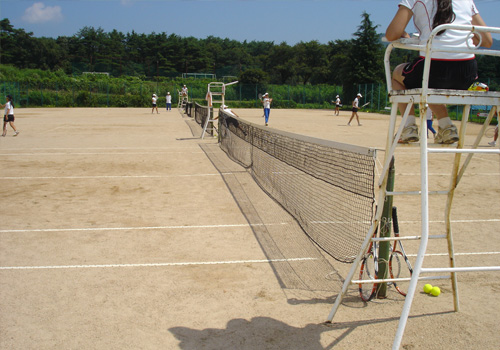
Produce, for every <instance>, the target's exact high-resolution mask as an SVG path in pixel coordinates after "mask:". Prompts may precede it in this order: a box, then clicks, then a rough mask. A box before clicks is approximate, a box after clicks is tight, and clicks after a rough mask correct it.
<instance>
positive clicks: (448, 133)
mask: <svg viewBox="0 0 500 350" xmlns="http://www.w3.org/2000/svg"><path fill="white" fill-rule="evenodd" d="M457 141H458V129H457V127H456V126H455V125H448V126H447V127H446V128H444V129H441V128H438V134H437V135H436V138H435V139H434V142H435V143H444V144H451V143H454V142H457Z"/></svg>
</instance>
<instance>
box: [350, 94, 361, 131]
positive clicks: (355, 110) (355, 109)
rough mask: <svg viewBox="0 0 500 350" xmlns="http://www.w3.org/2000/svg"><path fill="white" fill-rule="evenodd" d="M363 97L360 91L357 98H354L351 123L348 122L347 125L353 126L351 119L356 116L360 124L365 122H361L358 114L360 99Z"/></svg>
mask: <svg viewBox="0 0 500 350" xmlns="http://www.w3.org/2000/svg"><path fill="white" fill-rule="evenodd" d="M361 97H363V96H361V94H360V93H358V94H357V95H356V98H355V99H354V101H352V115H351V119H349V123H347V125H349V126H351V121H352V119H353V118H354V117H356V121H357V122H358V126H361V125H363V124H361V123H360V122H359V115H358V109H359V99H360V98H361Z"/></svg>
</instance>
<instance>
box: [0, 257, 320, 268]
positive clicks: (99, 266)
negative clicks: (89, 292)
mask: <svg viewBox="0 0 500 350" xmlns="http://www.w3.org/2000/svg"><path fill="white" fill-rule="evenodd" d="M312 260H318V259H317V258H291V259H265V260H234V261H204V262H203V261H202V262H184V263H150V264H105V265H59V266H4V267H0V270H46V269H90V268H116V267H169V266H193V265H228V264H262V263H273V262H294V261H312Z"/></svg>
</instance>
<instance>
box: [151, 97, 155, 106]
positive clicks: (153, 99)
mask: <svg viewBox="0 0 500 350" xmlns="http://www.w3.org/2000/svg"><path fill="white" fill-rule="evenodd" d="M152 101H153V104H154V105H155V104H156V97H153V98H152Z"/></svg>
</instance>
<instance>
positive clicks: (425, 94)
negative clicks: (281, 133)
mask: <svg viewBox="0 0 500 350" xmlns="http://www.w3.org/2000/svg"><path fill="white" fill-rule="evenodd" d="M446 29H454V30H462V31H466V32H469V33H471V34H474V33H480V32H491V33H500V28H496V27H475V26H459V25H453V24H444V25H441V26H439V27H437V28H435V29H434V30H433V31H432V33H431V35H430V37H429V40H428V41H427V43H426V44H424V45H421V44H419V43H418V40H415V39H400V40H398V41H394V42H391V43H390V44H389V45H388V47H387V49H386V52H385V58H384V66H385V73H386V81H387V90H388V94H389V96H390V102H391V103H392V109H391V117H390V123H389V130H388V134H387V143H386V150H385V159H384V165H383V168H382V172H381V175H380V179H379V182H378V186H379V198H378V203H384V201H385V199H386V197H388V196H399V195H419V196H421V215H422V218H421V235H420V236H415V237H403V238H399V239H412V238H413V239H419V240H420V245H419V249H418V253H417V257H416V260H415V263H414V266H413V274H412V277H411V279H410V285H409V287H408V292H407V295H406V299H405V303H404V305H403V310H402V312H401V316H400V319H399V324H398V328H397V331H396V335H395V338H394V342H393V346H392V348H393V349H399V347H400V345H401V341H402V338H403V334H404V330H405V327H406V323H407V320H408V316H409V312H410V308H411V304H412V302H413V297H414V295H415V291H416V287H417V283H418V281H419V280H420V279H425V280H431V279H450V280H451V284H452V289H453V300H454V309H455V311H459V298H458V285H457V279H456V273H457V272H473V271H499V270H500V266H474V267H456V266H455V256H454V247H453V237H452V230H451V219H450V214H451V206H452V202H453V197H454V193H455V189H456V187H457V185H458V183H459V182H460V180H461V178H462V176H463V174H464V172H465V170H466V168H467V166H468V165H469V163H470V161H471V159H472V156H473V155H474V154H477V153H482V154H485V153H489V154H492V153H493V154H499V155H500V150H499V149H478V145H479V142H480V141H481V139H482V138H483V135H484V133H485V131H486V129H487V127H488V126H489V124H490V122H491V120H492V119H493V117H494V115H495V112H500V92H493V91H488V92H484V91H468V90H466V91H464V90H440V89H430V88H429V87H428V82H429V71H430V63H431V60H430V57H431V54H432V52H436V51H441V52H470V53H474V54H479V55H490V56H497V57H500V51H499V50H484V49H479V48H471V47H468V48H466V49H463V48H461V49H459V48H449V49H442V48H439V49H437V48H436V47H434V46H433V45H432V43H433V39H434V38H435V36H436V34H437V33H438V32H440V31H442V30H446ZM393 48H399V49H406V50H415V51H425V52H426V54H425V57H426V58H425V64H424V75H423V81H422V88H420V89H411V90H393V89H392V75H391V69H390V61H389V57H390V54H391V51H392V49H393ZM399 103H402V104H408V105H407V108H406V111H405V113H404V115H403V118H402V120H401V123H400V126H399V128H398V129H397V131H396V121H397V112H398V104H399ZM414 104H418V106H419V109H420V129H419V130H420V144H419V148H420V177H421V183H420V187H421V189H420V191H416V192H410V191H402V192H395V191H392V192H389V191H387V189H386V185H387V180H388V173H389V169H390V163H391V160H392V158H393V156H394V152H395V149H396V147H397V146H398V140H399V138H400V136H401V133H402V131H403V128H404V125H405V123H406V120H407V119H408V115H409V113H410V111H411V109H412V106H413V105H414ZM429 104H448V105H462V106H464V107H463V115H462V120H461V122H460V127H459V137H460V139H459V141H458V143H457V145H456V147H453V145H448V147H446V146H443V147H438V146H436V147H428V145H427V131H426V130H427V125H426V118H425V115H426V111H427V108H428V105H429ZM471 105H485V106H491V110H490V112H489V114H488V116H487V117H486V119H485V121H484V123H483V125H482V127H481V129H480V131H479V134H478V135H477V137H476V139H475V141H474V142H473V144H472V145H471V146H470V147H467V148H464V140H465V135H466V128H467V121H468V117H469V113H470V108H471ZM497 118H498V117H497ZM394 135H395V136H394ZM434 153H453V154H455V159H454V164H453V169H452V171H451V180H450V185H449V188H448V190H447V191H429V186H428V155H429V154H434ZM462 154H467V158H466V159H465V161H464V162H463V163H462V164H461V157H462ZM434 194H441V195H443V194H444V195H446V196H447V200H446V207H445V213H444V216H445V226H446V233H445V234H443V235H429V195H434ZM382 207H383V206H382V205H378V206H377V210H376V212H375V217H374V220H373V223H372V226H371V228H370V230H369V232H368V233H367V235H366V238H365V240H364V242H363V244H362V246H361V249H360V252H359V254H358V255H357V257H356V259H355V260H354V263H353V264H352V266H351V269H350V271H349V274H348V275H347V277H346V279H345V282H344V285H343V287H342V291H341V293H340V294H339V295H338V296H337V298H336V300H335V304H334V305H333V307H332V310H331V311H330V314H329V315H328V321H329V322H331V321H332V320H333V317H334V316H335V313H336V312H337V310H338V308H339V306H340V304H341V302H342V299H343V297H344V296H345V294H346V293H347V289H348V287H349V285H350V284H354V283H356V284H357V283H360V281H354V279H353V277H354V275H355V273H356V271H358V268H359V265H360V262H361V260H362V257H363V255H364V254H365V253H366V251H367V249H368V247H369V244H370V242H371V240H372V239H373V238H372V237H373V234H374V232H375V231H376V228H377V226H378V225H379V223H380V222H381V217H382ZM429 238H446V239H447V243H448V256H449V266H447V267H441V268H424V267H422V265H423V261H424V258H425V255H426V250H427V244H428V240H429ZM396 239H397V238H387V239H381V238H378V239H377V238H375V240H378V241H380V240H390V241H394V240H396ZM428 273H434V274H449V275H440V276H426V277H422V276H421V274H428ZM398 280H405V281H408V279H377V282H379V283H383V282H391V281H393V282H397V281H398ZM374 281H375V280H372V281H370V282H371V283H374Z"/></svg>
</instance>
